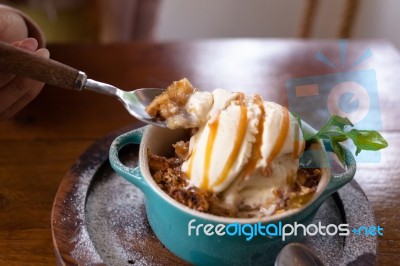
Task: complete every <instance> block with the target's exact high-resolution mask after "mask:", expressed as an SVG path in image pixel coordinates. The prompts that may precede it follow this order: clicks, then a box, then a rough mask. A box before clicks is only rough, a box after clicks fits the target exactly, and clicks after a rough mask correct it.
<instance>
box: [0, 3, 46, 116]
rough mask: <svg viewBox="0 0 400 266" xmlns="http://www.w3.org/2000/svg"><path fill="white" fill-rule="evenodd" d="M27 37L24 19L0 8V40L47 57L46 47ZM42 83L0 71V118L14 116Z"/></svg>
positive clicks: (36, 92) (37, 91)
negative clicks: (39, 47) (40, 46)
mask: <svg viewBox="0 0 400 266" xmlns="http://www.w3.org/2000/svg"><path fill="white" fill-rule="evenodd" d="M27 37H28V29H27V26H26V23H25V21H24V19H23V18H22V17H21V16H20V15H19V14H17V13H15V12H12V11H10V10H0V40H1V41H4V42H8V43H12V44H13V45H15V46H16V47H19V48H21V49H25V50H27V51H29V52H32V53H36V54H37V55H39V56H43V57H47V58H48V57H49V51H48V50H47V49H44V48H42V49H39V50H37V48H38V42H37V41H36V40H35V39H33V38H27ZM43 85H44V83H43V82H39V81H35V80H31V79H28V78H24V77H20V76H15V75H13V74H8V73H0V120H4V119H8V118H11V117H12V116H14V115H15V114H16V113H17V112H18V111H20V110H21V109H22V108H24V107H25V106H26V105H27V104H28V103H30V102H31V101H32V100H33V99H34V98H35V97H36V96H37V95H38V94H39V93H40V91H41V90H42V88H43Z"/></svg>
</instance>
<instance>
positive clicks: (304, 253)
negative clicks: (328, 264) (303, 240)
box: [275, 243, 324, 266]
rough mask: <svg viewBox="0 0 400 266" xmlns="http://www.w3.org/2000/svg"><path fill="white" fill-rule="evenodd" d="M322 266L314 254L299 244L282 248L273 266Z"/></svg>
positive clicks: (291, 244)
mask: <svg viewBox="0 0 400 266" xmlns="http://www.w3.org/2000/svg"><path fill="white" fill-rule="evenodd" d="M293 265H295V266H323V265H324V264H323V263H322V261H321V260H320V259H319V258H318V257H317V256H316V255H315V254H314V252H313V251H312V250H311V249H309V248H308V247H306V246H305V245H303V244H300V243H290V244H287V245H286V246H284V247H283V248H282V250H281V251H280V252H279V254H278V256H277V257H276V260H275V266H293Z"/></svg>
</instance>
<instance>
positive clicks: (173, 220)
mask: <svg viewBox="0 0 400 266" xmlns="http://www.w3.org/2000/svg"><path fill="white" fill-rule="evenodd" d="M303 128H304V130H305V131H306V132H309V133H312V132H315V130H314V129H312V128H311V127H310V126H308V125H307V124H306V123H304V124H303ZM184 134H185V131H182V130H170V129H166V128H158V127H153V126H147V127H144V128H140V129H137V130H134V131H131V132H128V133H125V134H123V135H121V136H119V137H117V138H116V139H115V140H114V142H113V143H112V145H111V148H110V162H111V165H112V167H113V168H114V170H115V171H116V172H117V173H118V174H119V175H121V176H122V177H124V178H126V179H127V180H128V181H130V182H131V183H132V184H134V185H135V186H137V187H138V188H139V189H140V190H141V191H142V192H143V193H144V194H145V197H146V201H145V202H146V203H145V205H146V212H147V218H148V221H149V223H150V226H151V228H152V229H153V231H154V233H155V235H156V236H157V237H158V239H159V240H160V241H161V242H162V243H163V244H164V245H165V246H166V247H167V248H168V249H169V250H171V251H172V252H173V253H174V254H176V255H177V256H179V257H181V258H182V259H184V260H186V261H188V262H190V263H193V264H196V265H268V264H273V262H274V260H275V258H276V255H277V253H278V252H279V250H280V249H281V248H282V247H283V246H284V245H285V244H287V243H289V242H293V241H300V240H301V237H302V236H303V234H302V233H299V234H298V235H297V236H287V237H286V238H285V240H284V241H283V240H282V236H280V235H279V230H281V229H279V228H282V226H285V225H286V224H292V225H293V224H294V223H295V222H297V224H303V225H305V226H307V225H308V224H310V223H312V221H313V218H314V216H315V214H316V212H317V211H318V208H319V206H320V205H321V204H322V203H323V201H324V200H325V199H326V198H327V197H328V196H329V195H331V194H332V193H334V192H335V191H337V190H338V189H339V188H340V187H342V186H343V185H345V184H346V183H348V182H349V181H350V180H351V179H352V178H353V176H354V174H355V171H356V164H355V160H354V157H353V156H352V154H351V153H350V152H349V151H348V150H346V154H345V161H346V171H345V172H344V173H342V174H331V172H330V169H329V167H326V168H323V169H322V170H323V175H322V178H321V180H320V182H319V185H318V188H317V191H316V193H315V195H314V198H313V199H312V200H311V201H310V202H308V203H307V204H306V205H304V206H303V207H301V208H299V209H293V210H289V211H287V212H284V213H281V214H277V215H272V216H268V217H263V218H246V219H244V218H240V219H239V218H227V217H220V216H215V215H211V214H207V213H202V212H198V211H195V210H192V209H190V208H188V207H187V206H184V205H182V204H180V203H178V202H177V201H175V200H174V199H172V198H171V197H169V196H168V195H167V194H166V193H165V192H164V191H162V190H161V189H160V188H159V187H158V186H157V184H156V183H155V181H154V180H153V178H152V176H151V175H150V172H149V168H148V161H147V152H148V150H150V151H151V152H152V153H154V154H158V155H167V154H168V153H171V150H172V147H171V144H173V143H175V142H176V141H178V140H181V139H182V137H183V136H184ZM131 143H136V144H140V149H139V166H138V167H136V168H130V167H127V166H125V165H123V164H122V163H121V161H120V160H119V158H118V152H119V151H120V150H121V148H122V147H124V146H125V145H127V144H131ZM321 146H324V145H323V144H322V143H321ZM325 146H326V149H328V148H329V147H328V146H327V145H325ZM308 156H311V159H312V160H313V161H314V162H317V164H318V165H328V164H327V163H328V156H327V152H326V151H325V149H323V148H322V150H321V151H320V152H317V153H312V154H311V155H310V154H308ZM189 224H190V225H191V227H190V226H189ZM200 224H203V225H200ZM207 224H210V225H207ZM219 224H222V225H219ZM230 224H235V226H236V228H238V227H239V226H242V227H243V226H244V227H243V228H242V229H243V230H244V233H243V234H241V235H239V234H238V232H239V231H240V230H238V231H237V232H236V234H235V235H233V233H234V232H235V231H234V228H235V227H233V226H232V225H231V226H230V229H232V230H229V232H230V233H229V234H228V233H225V234H224V235H221V234H222V233H219V235H218V234H217V231H216V226H217V225H218V228H219V229H221V228H222V229H223V227H225V229H227V227H226V226H228V225H230ZM247 224H248V225H247ZM205 225H207V230H208V231H207V232H208V233H207V234H206V233H205V232H206V230H205V229H206V228H205ZM211 225H213V226H211ZM255 226H258V228H260V226H265V227H267V226H268V228H270V230H269V232H270V233H271V235H274V234H275V236H269V235H268V234H265V233H264V235H263V234H262V232H263V231H262V230H261V233H259V231H257V230H258V229H257V230H255V229H254V227H255ZM211 227H213V229H210V228H211ZM245 227H246V228H245ZM251 227H252V228H251ZM209 229H210V230H209ZM222 229H221V230H222ZM274 229H277V231H276V230H274ZM196 231H197V232H198V234H197V233H196ZM251 231H253V237H252V238H251V239H250V240H249V234H250V233H251ZM220 232H222V231H220ZM241 232H243V231H241ZM246 232H247V233H246ZM256 232H257V233H256ZM189 234H190V235H189ZM276 234H278V235H276Z"/></svg>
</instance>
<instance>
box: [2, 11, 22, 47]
mask: <svg viewBox="0 0 400 266" xmlns="http://www.w3.org/2000/svg"><path fill="white" fill-rule="evenodd" d="M26 37H28V27H27V25H26V23H25V20H24V19H23V18H22V16H20V15H19V14H18V13H16V12H14V11H12V10H9V9H1V10H0V40H1V41H3V42H8V43H12V42H15V41H19V40H22V39H25V38H26Z"/></svg>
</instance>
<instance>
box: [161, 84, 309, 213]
mask: <svg viewBox="0 0 400 266" xmlns="http://www.w3.org/2000/svg"><path fill="white" fill-rule="evenodd" d="M168 120H169V121H168ZM167 124H168V125H169V127H171V128H181V127H188V128H193V127H196V128H198V131H197V132H196V133H195V134H194V135H193V136H192V137H191V139H190V146H189V154H188V157H187V159H186V161H185V162H184V163H183V165H182V172H183V173H185V174H186V177H187V178H188V180H189V183H190V185H191V186H196V187H200V188H201V189H204V190H208V191H212V192H215V193H218V195H219V196H220V197H221V199H222V203H223V204H224V205H225V207H228V208H230V207H234V208H239V209H240V208H250V209H253V208H258V209H260V207H261V208H263V207H264V208H265V209H266V211H267V212H268V208H270V207H271V206H272V205H273V202H274V200H275V199H276V197H275V195H274V194H276V193H277V189H284V188H287V187H289V188H290V187H292V186H293V185H294V182H295V178H296V172H297V170H298V165H299V160H298V158H299V156H300V154H301V153H302V152H303V150H304V146H305V141H304V139H303V136H302V132H301V130H300V127H299V123H298V121H297V119H296V118H295V117H293V116H292V115H291V114H290V112H289V111H288V110H287V108H286V107H283V106H281V105H279V104H277V103H274V102H267V101H263V99H262V97H261V96H260V95H250V94H244V93H239V92H229V91H226V90H223V89H216V90H214V91H212V92H207V91H195V92H193V93H192V94H191V95H190V97H189V98H188V100H187V102H186V104H185V106H184V108H183V110H181V111H180V112H179V113H178V114H176V115H174V116H171V117H170V118H168V119H167Z"/></svg>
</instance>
